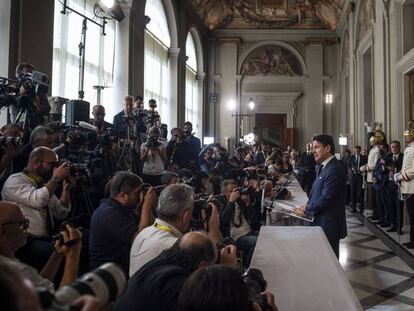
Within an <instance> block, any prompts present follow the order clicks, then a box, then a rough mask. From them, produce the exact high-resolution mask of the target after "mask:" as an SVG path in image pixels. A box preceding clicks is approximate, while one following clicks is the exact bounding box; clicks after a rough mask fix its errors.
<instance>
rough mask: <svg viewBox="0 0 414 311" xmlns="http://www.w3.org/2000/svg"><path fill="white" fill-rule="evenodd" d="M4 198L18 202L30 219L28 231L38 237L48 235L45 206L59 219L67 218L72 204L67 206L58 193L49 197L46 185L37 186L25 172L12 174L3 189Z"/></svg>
mask: <svg viewBox="0 0 414 311" xmlns="http://www.w3.org/2000/svg"><path fill="white" fill-rule="evenodd" d="M1 196H2V197H3V200H5V201H10V202H14V203H16V204H17V205H18V206H19V207H20V209H21V210H22V213H23V215H24V216H25V217H26V218H28V219H29V221H30V225H29V228H28V229H27V232H28V233H29V234H31V235H33V236H36V237H47V236H48V232H47V227H46V218H45V217H46V213H45V207H46V206H47V208H48V209H49V214H50V215H53V216H54V217H56V218H57V219H65V218H66V216H67V215H68V214H69V212H70V206H69V207H65V206H64V205H63V204H62V203H61V202H60V201H59V199H58V198H57V197H56V195H52V196H51V197H49V190H47V188H46V187H42V188H36V187H35V186H34V185H33V184H32V183H31V182H30V179H29V178H28V177H27V176H26V175H25V174H24V173H17V174H13V175H10V176H9V178H7V180H6V182H5V183H4V186H3V189H2V191H1Z"/></svg>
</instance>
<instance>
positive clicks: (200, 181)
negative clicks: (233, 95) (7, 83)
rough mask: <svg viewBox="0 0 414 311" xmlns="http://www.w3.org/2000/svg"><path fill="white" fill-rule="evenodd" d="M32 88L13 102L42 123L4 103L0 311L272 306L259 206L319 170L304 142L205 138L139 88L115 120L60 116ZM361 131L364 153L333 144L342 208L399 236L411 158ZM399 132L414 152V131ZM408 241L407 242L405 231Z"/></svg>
mask: <svg viewBox="0 0 414 311" xmlns="http://www.w3.org/2000/svg"><path fill="white" fill-rule="evenodd" d="M20 69H21V70H22V74H24V73H25V72H26V71H27V72H30V71H31V70H32V69H33V66H31V65H30V64H22V65H21V66H20ZM30 90H31V86H29V87H27V88H25V87H24V86H22V88H21V90H20V94H19V100H20V102H22V101H26V102H27V103H28V104H29V105H31V109H32V110H34V111H35V115H36V117H37V118H33V115H31V114H30V113H29V111H28V110H27V111H26V113H25V116H24V118H23V119H22V118H21V113H18V114H13V112H12V111H11V113H10V114H11V116H10V122H9V123H8V124H7V125H5V126H3V127H2V128H1V137H0V143H1V149H0V157H1V159H0V187H1V199H2V201H0V236H1V239H0V268H1V269H2V273H1V274H0V296H1V297H2V299H1V300H2V301H7V303H8V305H7V306H6V309H7V310H41V309H48V310H55V309H56V308H57V306H59V305H72V306H76V307H78V308H79V309H81V310H101V309H103V308H112V309H114V310H277V307H276V304H277V302H275V301H274V295H273V294H274V293H270V292H267V291H266V286H265V285H264V286H263V284H266V282H265V280H264V278H263V275H262V273H261V271H259V270H257V269H252V268H249V266H250V262H251V260H252V256H253V252H254V249H255V245H256V242H257V239H258V235H259V231H260V227H261V226H262V225H264V224H265V223H266V213H267V211H266V209H264V208H263V206H262V201H263V199H264V198H269V199H271V200H274V199H279V200H283V199H289V198H290V196H291V193H290V192H289V191H288V189H287V187H286V185H287V184H288V183H287V181H291V180H292V178H296V179H297V180H298V181H299V183H300V185H301V187H302V189H303V190H304V191H305V192H306V193H307V194H308V195H310V194H311V190H312V185H313V184H314V181H315V178H316V176H317V175H318V174H319V173H318V168H319V169H320V168H321V167H320V165H317V164H318V163H317V162H316V161H315V157H317V154H318V151H316V150H314V146H315V145H313V144H312V142H309V143H307V144H306V146H305V150H303V152H301V151H299V150H297V149H293V148H292V147H290V146H287V148H286V150H284V149H282V148H281V146H278V145H274V144H270V143H269V142H266V141H262V142H260V143H257V144H256V143H252V144H245V143H239V144H237V145H235V146H234V149H232V150H227V149H226V148H225V147H224V146H222V145H220V144H219V143H212V144H209V145H203V144H202V143H201V141H200V139H199V138H197V137H196V135H194V132H193V127H192V124H191V122H188V121H187V122H185V123H184V124H183V126H182V127H174V128H172V129H170V130H168V129H167V127H166V125H165V124H163V123H162V116H160V115H159V113H158V112H157V102H156V101H155V100H154V99H150V100H149V102H148V109H146V108H145V103H144V101H143V98H142V97H141V96H135V97H132V96H125V97H124V98H123V104H124V106H123V110H122V111H120V112H119V113H118V114H116V115H115V117H114V118H113V120H110V121H112V123H110V122H108V121H109V120H106V119H105V108H104V107H103V106H101V105H95V106H93V107H92V115H93V118H91V119H90V120H86V121H88V122H85V121H83V120H82V122H77V123H75V124H68V122H66V123H62V120H61V116H58V117H57V118H56V115H52V114H51V113H49V111H50V106H49V103H48V101H47V98H46V99H44V98H42V96H41V94H37V93H36V92H35V93H33V94H32V93H31V92H30ZM25 97H28V98H26V99H25ZM76 121H79V120H76ZM326 136H327V135H320V136H319V137H316V138H314V139H313V140H314V142H315V140H316V141H318V142H319V141H320V142H322V144H323V146H328V149H327V150H328V151H329V152H328V153H329V154H327V156H326V159H327V161H329V160H330V159H331V158H332V157H333V155H334V153H335V152H334V144H333V142H331V140H329V139H327V137H326ZM369 137H370V139H369V142H370V146H367V147H366V148H362V147H361V146H355V147H354V150H353V152H351V151H350V150H347V149H342V150H341V151H340V152H341V155H340V159H341V160H340V163H341V164H342V165H343V168H341V169H343V170H344V171H346V175H347V183H346V189H343V190H344V191H345V193H346V201H347V202H346V203H347V204H348V205H349V206H350V211H351V212H356V211H358V212H360V213H366V212H367V211H372V215H371V214H370V218H369V219H370V220H371V221H372V222H375V223H377V224H378V225H379V226H381V227H385V228H388V229H387V231H389V232H394V231H395V232H397V233H398V234H403V232H402V226H403V201H402V198H401V196H400V194H399V187H398V186H397V184H396V182H398V181H401V180H405V181H406V180H409V179H411V178H412V176H411V175H410V172H407V171H404V170H403V172H401V170H402V169H403V168H402V166H403V158H404V157H412V156H413V154H414V152H412V151H408V152H407V153H406V154H405V155H403V154H402V153H401V144H400V142H399V141H391V142H390V143H389V144H388V143H387V140H386V137H385V134H384V133H383V132H382V131H381V130H375V131H372V132H371V133H369ZM405 137H406V143H407V144H408V145H409V148H411V147H410V146H411V145H412V143H413V141H414V138H413V137H414V135H406V136H405ZM167 138H168V139H167ZM328 138H329V137H328ZM330 139H331V138H330ZM323 163H325V162H322V166H323ZM326 163H327V162H326ZM326 163H325V165H326ZM319 164H321V163H319ZM314 191H316V190H314ZM341 191H342V189H341ZM411 201H412V200H411ZM411 201H407V204H411V205H412V204H413V203H412V202H411ZM413 208H414V206H411V207H410V208H409V209H408V211H409V217H410V223H411V224H412V223H414V216H413V213H412V211H413ZM315 213H316V212H315ZM338 234H339V233H338ZM341 237H342V236H341ZM328 239H329V236H328ZM329 242H330V243H331V245H332V247H333V248H334V250H335V245H336V247H337V246H338V244H335V245H334V244H332V241H329ZM405 246H406V247H408V248H414V230H413V229H412V228H411V232H410V242H409V243H407V244H406V245H405ZM335 252H336V254H337V256H339V255H338V251H335ZM102 288H105V290H103V289H102ZM102 293H105V294H102ZM94 296H96V297H94ZM3 298H4V299H3Z"/></svg>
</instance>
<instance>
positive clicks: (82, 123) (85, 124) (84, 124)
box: [78, 121, 98, 132]
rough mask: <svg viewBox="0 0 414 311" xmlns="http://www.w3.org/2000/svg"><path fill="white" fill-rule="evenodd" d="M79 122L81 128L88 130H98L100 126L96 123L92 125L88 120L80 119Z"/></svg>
mask: <svg viewBox="0 0 414 311" xmlns="http://www.w3.org/2000/svg"><path fill="white" fill-rule="evenodd" d="M78 124H79V126H80V127H81V128H84V129H87V130H90V131H94V132H96V131H98V128H97V127H96V126H95V125H92V124H90V123H88V122H85V121H79V122H78Z"/></svg>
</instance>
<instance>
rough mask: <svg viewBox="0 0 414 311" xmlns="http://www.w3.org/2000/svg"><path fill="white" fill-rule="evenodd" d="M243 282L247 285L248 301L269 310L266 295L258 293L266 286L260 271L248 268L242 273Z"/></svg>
mask: <svg viewBox="0 0 414 311" xmlns="http://www.w3.org/2000/svg"><path fill="white" fill-rule="evenodd" d="M242 278H243V281H244V284H245V285H246V287H247V292H248V296H249V301H250V302H251V303H254V302H256V303H258V304H259V305H260V308H261V309H262V310H271V309H270V306H269V304H268V303H267V300H266V296H264V295H262V294H260V293H262V292H264V291H265V290H266V288H267V282H266V280H265V279H264V277H263V273H262V271H260V270H259V269H254V268H249V269H248V270H247V271H246V272H245V273H244V274H243V275H242Z"/></svg>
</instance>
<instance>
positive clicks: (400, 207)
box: [387, 182, 404, 228]
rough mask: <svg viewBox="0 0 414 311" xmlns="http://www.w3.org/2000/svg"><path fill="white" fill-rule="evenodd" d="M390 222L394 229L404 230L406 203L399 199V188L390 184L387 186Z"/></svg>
mask: <svg viewBox="0 0 414 311" xmlns="http://www.w3.org/2000/svg"><path fill="white" fill-rule="evenodd" d="M387 198H388V210H389V220H390V223H391V225H392V226H393V227H396V228H402V226H403V223H404V221H403V219H404V201H400V200H399V199H398V186H397V185H396V184H395V183H393V182H389V183H388V185H387Z"/></svg>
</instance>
